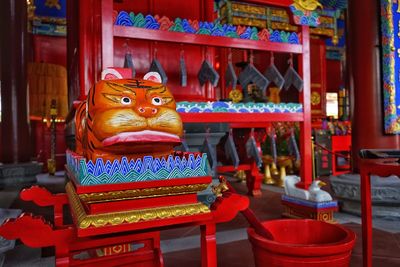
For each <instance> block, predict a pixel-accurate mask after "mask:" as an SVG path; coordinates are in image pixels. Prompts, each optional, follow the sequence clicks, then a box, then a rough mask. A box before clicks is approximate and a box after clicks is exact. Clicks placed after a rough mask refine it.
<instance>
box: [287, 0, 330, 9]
mask: <svg viewBox="0 0 400 267" xmlns="http://www.w3.org/2000/svg"><path fill="white" fill-rule="evenodd" d="M293 4H294V6H295V8H296V9H298V10H302V11H314V10H315V9H317V7H320V8H323V6H322V5H321V3H319V2H318V0H293Z"/></svg>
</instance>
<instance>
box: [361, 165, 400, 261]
mask: <svg viewBox="0 0 400 267" xmlns="http://www.w3.org/2000/svg"><path fill="white" fill-rule="evenodd" d="M371 174H375V175H379V176H382V177H387V176H390V175H393V174H395V175H397V176H399V175H400V164H399V162H398V159H362V160H360V176H361V211H362V213H361V216H362V236H363V266H364V267H371V266H372V209H371V204H372V203H371Z"/></svg>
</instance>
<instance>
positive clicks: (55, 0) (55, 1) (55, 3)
mask: <svg viewBox="0 0 400 267" xmlns="http://www.w3.org/2000/svg"><path fill="white" fill-rule="evenodd" d="M44 5H45V6H47V7H48V8H53V7H54V8H56V9H58V10H61V5H60V1H59V0H46V3H45V4H44Z"/></svg>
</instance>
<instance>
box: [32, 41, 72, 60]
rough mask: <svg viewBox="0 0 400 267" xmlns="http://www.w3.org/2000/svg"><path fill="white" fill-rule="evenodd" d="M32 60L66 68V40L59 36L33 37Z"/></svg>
mask: <svg viewBox="0 0 400 267" xmlns="http://www.w3.org/2000/svg"><path fill="white" fill-rule="evenodd" d="M32 44H33V60H34V61H35V62H45V63H51V64H57V65H62V66H64V67H67V39H66V38H65V37H59V36H48V35H37V34H35V35H33V36H32Z"/></svg>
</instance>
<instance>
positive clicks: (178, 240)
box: [0, 175, 400, 267]
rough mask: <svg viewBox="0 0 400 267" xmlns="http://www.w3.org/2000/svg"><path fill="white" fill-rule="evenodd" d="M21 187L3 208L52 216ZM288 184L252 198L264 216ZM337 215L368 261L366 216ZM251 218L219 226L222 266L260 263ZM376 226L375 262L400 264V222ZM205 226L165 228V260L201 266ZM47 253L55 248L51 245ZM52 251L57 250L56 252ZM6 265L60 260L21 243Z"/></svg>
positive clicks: (2, 194)
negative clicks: (23, 195)
mask: <svg viewBox="0 0 400 267" xmlns="http://www.w3.org/2000/svg"><path fill="white" fill-rule="evenodd" d="M39 184H41V185H43V186H45V187H47V188H48V189H49V190H51V191H52V192H62V190H63V186H64V180H63V178H62V177H47V176H46V175H42V176H40V177H39ZM232 184H233V186H234V187H235V188H236V190H237V191H238V192H239V193H242V194H244V193H245V192H246V186H245V184H242V183H235V182H233V183H232ZM18 191H19V188H13V189H10V188H9V189H6V190H2V191H0V207H1V208H9V207H11V208H20V209H23V210H24V211H27V212H33V213H35V214H42V215H43V216H44V217H46V218H48V219H50V218H51V210H50V209H45V208H38V207H36V206H34V205H32V204H30V203H25V202H23V201H20V200H19V199H18V198H17V197H16V196H17V192H18ZM281 192H282V189H281V188H277V187H271V186H263V195H262V197H260V198H250V200H251V204H250V206H251V209H252V210H253V211H254V212H255V214H256V215H257V216H258V218H259V219H260V220H271V219H279V218H281V214H282V211H283V207H282V205H281V203H280V195H281ZM335 218H336V219H337V220H338V222H339V223H343V224H344V225H345V226H346V227H349V228H350V229H352V230H353V231H354V232H355V233H356V234H357V241H356V245H355V248H354V250H353V255H352V259H351V266H361V265H362V245H361V243H362V242H361V225H360V218H358V217H355V216H352V215H347V214H342V213H337V214H335ZM247 227H248V223H247V221H246V220H245V218H244V217H243V216H242V215H241V214H239V215H238V216H237V217H236V218H235V219H234V220H232V221H231V222H229V223H225V224H220V225H218V226H217V244H218V246H217V257H218V266H221V267H224V266H226V267H228V266H229V267H236V266H237V267H239V266H241V267H242V266H243V267H247V266H249V267H251V266H254V260H253V253H252V249H251V245H250V243H249V241H248V240H247V233H246V228H247ZM374 227H375V228H374V231H373V238H374V240H373V264H374V266H379V267H380V266H384V267H391V266H400V222H387V221H379V220H376V221H374ZM198 234H199V229H198V228H196V227H186V228H177V229H170V230H165V231H162V232H161V239H162V244H161V245H162V251H163V252H164V254H163V255H164V263H165V266H191V267H195V266H201V262H200V238H199V235H198ZM45 254H49V252H48V251H47V252H46V253H45ZM50 254H51V252H50ZM4 266H7V267H10V266H29V267H35V266H38V267H39V266H40V267H42V266H54V257H52V256H50V257H41V250H40V249H31V248H27V247H25V246H24V245H22V244H20V243H19V244H18V243H17V246H16V248H15V249H14V250H13V251H8V252H6V257H5V262H4Z"/></svg>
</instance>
